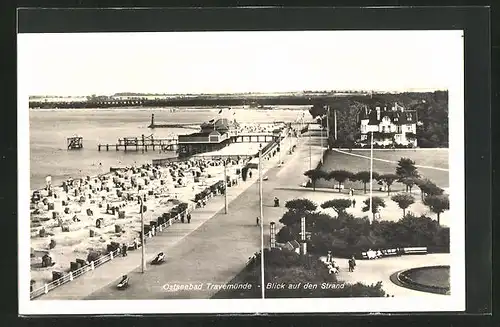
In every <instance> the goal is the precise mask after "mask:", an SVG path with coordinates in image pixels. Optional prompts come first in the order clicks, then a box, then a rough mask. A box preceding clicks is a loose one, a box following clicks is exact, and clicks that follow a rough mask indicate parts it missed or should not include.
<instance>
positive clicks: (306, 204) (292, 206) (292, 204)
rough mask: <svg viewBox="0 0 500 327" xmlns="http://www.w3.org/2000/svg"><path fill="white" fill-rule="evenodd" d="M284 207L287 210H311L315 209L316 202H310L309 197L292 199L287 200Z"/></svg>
mask: <svg viewBox="0 0 500 327" xmlns="http://www.w3.org/2000/svg"><path fill="white" fill-rule="evenodd" d="M285 207H286V208H287V209H288V210H295V211H304V212H306V211H309V212H312V211H314V210H316V208H317V207H318V206H317V205H316V203H314V202H312V201H311V200H309V199H294V200H290V201H287V202H286V203H285Z"/></svg>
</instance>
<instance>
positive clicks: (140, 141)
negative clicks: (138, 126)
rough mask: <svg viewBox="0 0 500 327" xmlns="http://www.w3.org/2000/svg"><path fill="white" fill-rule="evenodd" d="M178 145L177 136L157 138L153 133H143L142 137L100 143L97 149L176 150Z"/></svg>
mask: <svg viewBox="0 0 500 327" xmlns="http://www.w3.org/2000/svg"><path fill="white" fill-rule="evenodd" d="M177 147H178V140H177V137H167V138H155V137H154V136H153V135H152V134H151V135H149V136H144V134H143V135H141V137H124V138H121V139H118V142H117V143H116V144H98V145H97V150H98V151H101V150H106V151H109V149H113V148H114V149H115V151H120V150H123V151H142V152H147V151H148V150H153V151H155V150H162V151H175V150H177Z"/></svg>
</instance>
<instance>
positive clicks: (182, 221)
mask: <svg viewBox="0 0 500 327" xmlns="http://www.w3.org/2000/svg"><path fill="white" fill-rule="evenodd" d="M181 223H183V224H184V215H181Z"/></svg>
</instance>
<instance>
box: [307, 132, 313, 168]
mask: <svg viewBox="0 0 500 327" xmlns="http://www.w3.org/2000/svg"><path fill="white" fill-rule="evenodd" d="M310 126H311V125H310V124H309V125H308V127H307V132H308V134H309V170H311V169H312V146H311V129H310V128H309V127H310Z"/></svg>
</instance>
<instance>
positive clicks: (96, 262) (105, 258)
mask: <svg viewBox="0 0 500 327" xmlns="http://www.w3.org/2000/svg"><path fill="white" fill-rule="evenodd" d="M193 210H194V207H193V206H190V207H188V209H186V210H184V211H183V212H181V213H179V214H177V215H176V216H175V217H173V218H170V219H168V220H167V221H166V222H165V223H163V224H161V225H158V227H157V229H158V230H159V231H160V232H162V231H163V229H165V228H167V227H168V226H172V224H173V222H174V221H178V220H179V219H180V217H181V215H185V214H186V213H189V212H191V211H193ZM155 234H156V233H155ZM153 235H154V234H153V233H152V232H151V231H149V233H148V234H147V236H148V237H153ZM145 236H146V235H145ZM141 246H142V244H141ZM119 253H120V249H116V250H114V251H112V252H109V253H108V254H106V255H104V256H101V257H99V258H98V259H96V260H94V261H91V262H89V263H88V264H87V265H85V266H83V267H81V268H79V269H77V270H74V271H70V272H69V273H67V274H66V275H63V276H62V277H61V278H58V279H56V280H54V281H52V282H50V283H48V284H45V285H43V286H42V287H39V288H37V289H34V290H33V291H31V292H30V299H31V300H32V299H34V298H37V297H39V296H42V295H44V294H47V293H48V292H50V291H51V290H53V289H55V288H57V287H59V286H61V285H64V284H66V283H68V282H70V281H73V279H75V278H77V277H79V276H81V275H83V274H85V273H87V272H89V271H92V270H94V269H95V268H97V267H99V266H101V265H103V264H105V263H106V262H108V261H111V260H113V258H114V257H116V256H117V255H118V254H119Z"/></svg>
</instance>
